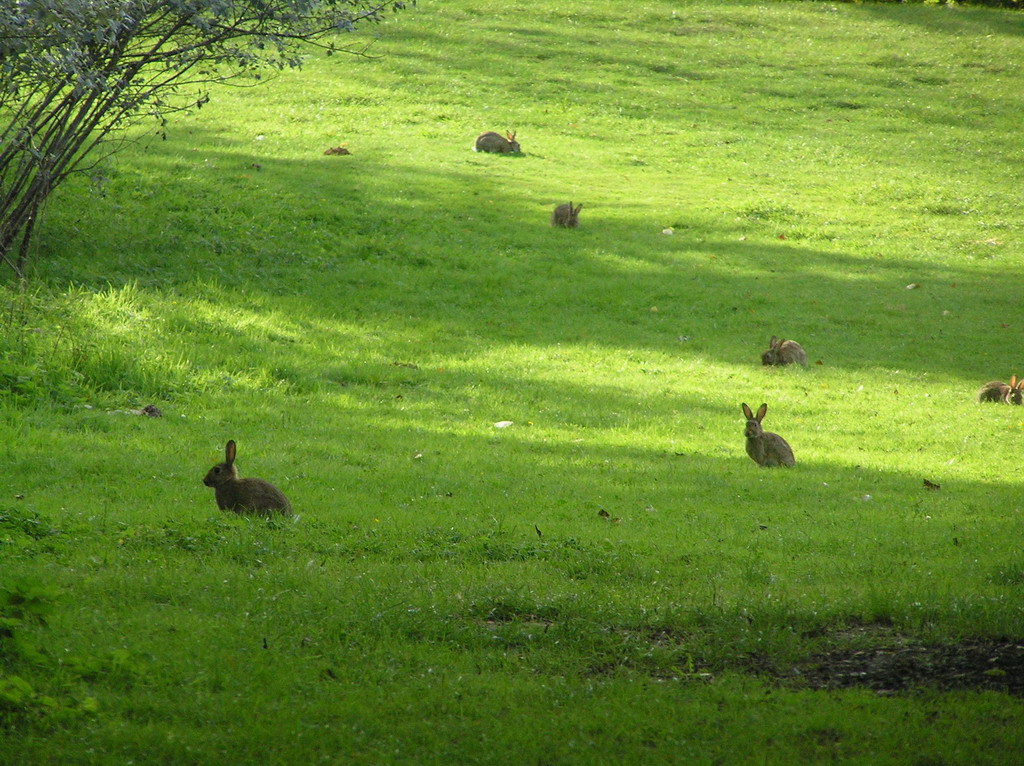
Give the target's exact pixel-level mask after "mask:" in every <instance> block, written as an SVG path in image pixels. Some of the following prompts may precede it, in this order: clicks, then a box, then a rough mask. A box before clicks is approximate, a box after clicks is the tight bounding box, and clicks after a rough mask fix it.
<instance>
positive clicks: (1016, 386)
mask: <svg viewBox="0 0 1024 766" xmlns="http://www.w3.org/2000/svg"><path fill="white" fill-rule="evenodd" d="M1022 389H1024V378H1022V379H1021V380H1017V376H1016V375H1011V376H1010V390H1009V392H1008V393H1007V395H1006V401H1007V402H1009V403H1010V404H1021V403H1022V402H1024V390H1022Z"/></svg>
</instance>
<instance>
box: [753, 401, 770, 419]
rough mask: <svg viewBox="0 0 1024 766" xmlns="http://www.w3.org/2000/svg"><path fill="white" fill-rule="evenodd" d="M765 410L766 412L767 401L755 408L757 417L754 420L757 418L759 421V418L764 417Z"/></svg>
mask: <svg viewBox="0 0 1024 766" xmlns="http://www.w3.org/2000/svg"><path fill="white" fill-rule="evenodd" d="M766 412H768V403H767V402H766V403H764V404H762V405H761V406H760V407H758V408H757V417H756V418H755V420H757V422H758V423H760V422H761V418H763V417H764V414H765V413H766Z"/></svg>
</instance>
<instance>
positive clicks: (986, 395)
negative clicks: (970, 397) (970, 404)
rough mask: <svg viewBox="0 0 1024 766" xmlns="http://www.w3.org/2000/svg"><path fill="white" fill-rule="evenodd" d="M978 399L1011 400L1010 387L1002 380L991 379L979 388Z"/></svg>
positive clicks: (988, 400)
mask: <svg viewBox="0 0 1024 766" xmlns="http://www.w3.org/2000/svg"><path fill="white" fill-rule="evenodd" d="M977 399H978V401H979V402H1003V403H1004V404H1005V403H1007V402H1009V401H1010V387H1009V386H1008V385H1006V384H1005V383H1003V382H1002V381H1001V380H990V381H989V382H988V383H986V384H985V385H983V386H982V387H981V388H979V389H978V395H977Z"/></svg>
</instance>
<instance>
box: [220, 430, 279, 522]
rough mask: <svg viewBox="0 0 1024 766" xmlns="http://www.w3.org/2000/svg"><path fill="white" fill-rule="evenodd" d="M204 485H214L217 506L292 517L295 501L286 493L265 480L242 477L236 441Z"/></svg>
mask: <svg viewBox="0 0 1024 766" xmlns="http://www.w3.org/2000/svg"><path fill="white" fill-rule="evenodd" d="M203 484H205V485H206V486H207V487H213V491H214V496H215V497H216V499H217V507H218V508H220V509H221V510H222V511H233V512H234V513H238V514H244V513H255V514H256V515H257V516H272V515H273V514H275V513H280V514H281V515H283V516H290V515H291V512H292V506H291V503H289V502H288V498H286V497H285V496H284V494H283V493H282V492H281V490H279V489H278V488H277V487H275V486H274V485H273V484H271V483H270V482H268V481H263V479H240V478H239V477H238V469H237V468H235V440H234V439H231V440H230V441H229V442H228V443H227V446H226V447H225V448H224V462H223V463H218V464H217V465H215V466H214V467H213V468H211V469H210V470H209V472H207V474H206V478H204V479H203Z"/></svg>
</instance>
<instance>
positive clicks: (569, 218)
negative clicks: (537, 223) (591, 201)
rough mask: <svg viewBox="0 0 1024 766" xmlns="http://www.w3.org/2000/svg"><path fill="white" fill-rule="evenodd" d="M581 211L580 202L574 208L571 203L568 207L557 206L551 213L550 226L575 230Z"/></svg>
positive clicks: (581, 204)
mask: <svg viewBox="0 0 1024 766" xmlns="http://www.w3.org/2000/svg"><path fill="white" fill-rule="evenodd" d="M582 209H583V203H582V202H581V203H580V204H578V205H577V206H576V207H573V206H572V202H570V203H569V204H568V205H565V204H562V205H559V206H558V207H556V208H555V209H554V210H553V211H552V212H551V225H552V226H561V227H563V228H566V229H575V228H576V227H577V226H579V225H580V211H581V210H582Z"/></svg>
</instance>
